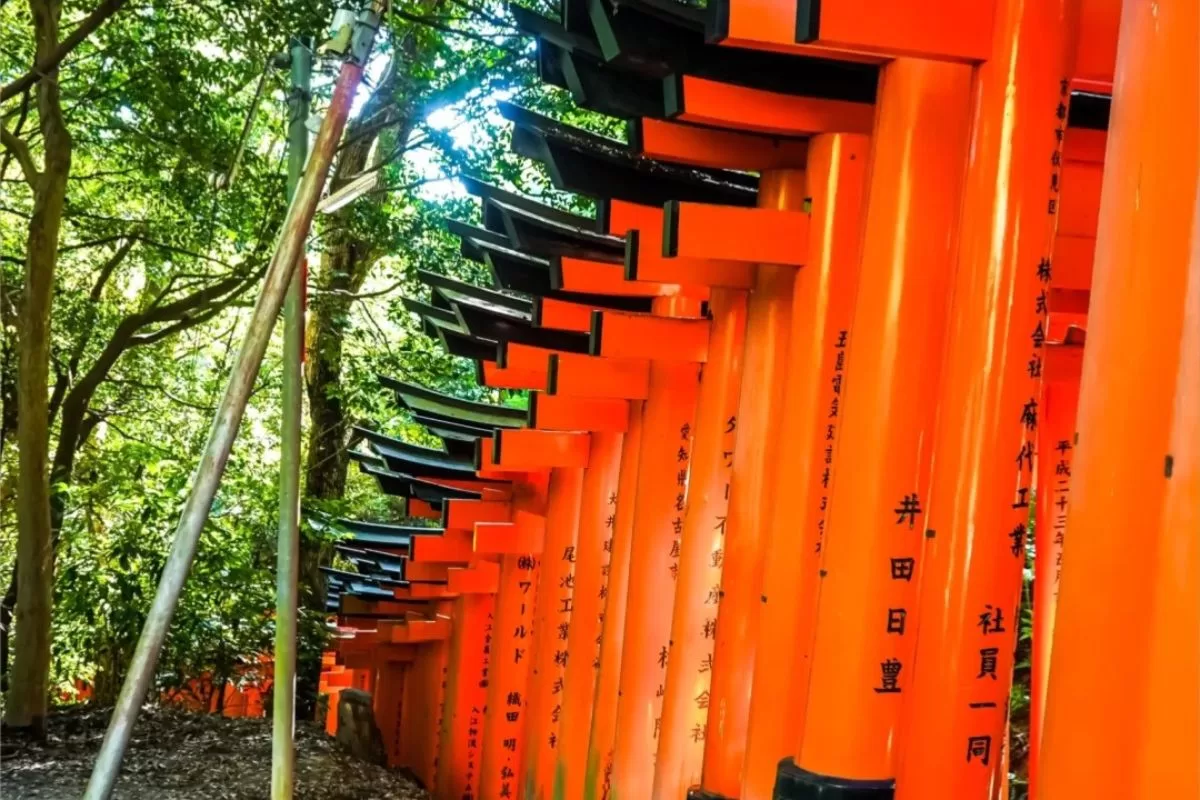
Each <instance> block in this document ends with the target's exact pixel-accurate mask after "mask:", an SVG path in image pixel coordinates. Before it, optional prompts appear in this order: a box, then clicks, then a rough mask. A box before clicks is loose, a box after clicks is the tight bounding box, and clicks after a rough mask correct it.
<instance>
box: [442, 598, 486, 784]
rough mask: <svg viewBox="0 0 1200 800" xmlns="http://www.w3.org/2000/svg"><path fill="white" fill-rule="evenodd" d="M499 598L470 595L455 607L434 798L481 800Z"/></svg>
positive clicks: (459, 601) (459, 599)
mask: <svg viewBox="0 0 1200 800" xmlns="http://www.w3.org/2000/svg"><path fill="white" fill-rule="evenodd" d="M494 602H495V598H494V597H493V596H491V595H486V594H465V595H462V596H460V597H459V598H458V600H456V601H455V603H454V612H453V632H452V633H451V636H450V648H449V654H448V656H447V668H446V690H445V696H444V700H443V706H442V727H441V735H440V743H439V745H438V758H437V768H436V771H437V775H436V781H435V787H436V788H435V789H434V791H433V792H432V794H433V796H434V797H436V798H437V799H438V800H460V799H461V798H467V797H471V798H477V797H479V794H478V792H479V744H480V740H481V737H480V735H479V734H480V732H481V731H482V726H483V709H484V706H485V695H484V684H485V682H486V678H485V675H486V670H487V668H488V653H487V650H488V647H487V644H486V640H487V637H488V635H489V631H488V627H489V626H490V625H491V624H492V610H493V606H494Z"/></svg>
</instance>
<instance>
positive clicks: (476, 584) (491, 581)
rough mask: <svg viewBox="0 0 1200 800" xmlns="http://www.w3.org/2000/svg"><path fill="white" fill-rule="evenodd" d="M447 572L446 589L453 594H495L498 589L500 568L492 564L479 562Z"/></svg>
mask: <svg viewBox="0 0 1200 800" xmlns="http://www.w3.org/2000/svg"><path fill="white" fill-rule="evenodd" d="M447 572H448V573H449V574H448V575H447V586H446V588H447V590H448V591H450V592H452V593H454V594H495V593H496V592H497V591H498V590H499V588H500V567H499V565H497V564H496V563H494V562H490V561H482V560H481V561H478V562H476V563H475V564H473V565H471V566H470V567H465V568H461V567H451V568H450V569H449V570H447Z"/></svg>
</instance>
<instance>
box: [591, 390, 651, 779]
mask: <svg viewBox="0 0 1200 800" xmlns="http://www.w3.org/2000/svg"><path fill="white" fill-rule="evenodd" d="M644 405H645V403H644V401H642V400H631V401H630V402H629V429H628V430H627V431H626V432H625V442H624V445H623V447H622V448H621V467H620V470H619V472H618V474H617V512H616V519H615V520H614V527H613V534H612V547H611V552H610V553H609V561H608V580H607V582H606V583H605V584H604V586H603V587H602V588H603V592H604V604H603V606H602V608H603V614H604V618H603V620H602V621H601V625H600V630H601V632H600V668H599V671H598V672H597V673H596V694H595V701H594V702H593V703H592V726H591V731H590V732H589V736H588V754H587V771H586V773H585V775H584V785H583V797H584V800H599V798H603V797H606V796H607V793H608V788H609V785H610V779H611V775H612V751H613V742H614V740H615V738H616V730H617V692H618V688H619V685H620V681H621V656H622V652H623V650H624V641H625V609H626V598H627V596H628V590H629V559H630V555H631V550H632V545H633V509H634V505H635V501H636V499H637V487H638V480H639V478H640V475H641V470H640V464H641V456H642V427H643V425H642V418H643V414H644Z"/></svg>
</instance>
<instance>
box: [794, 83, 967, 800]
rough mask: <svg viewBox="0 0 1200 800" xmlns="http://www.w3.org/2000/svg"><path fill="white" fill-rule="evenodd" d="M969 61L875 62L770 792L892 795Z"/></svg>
mask: <svg viewBox="0 0 1200 800" xmlns="http://www.w3.org/2000/svg"><path fill="white" fill-rule="evenodd" d="M970 83H971V69H970V68H969V67H967V66H962V65H949V64H938V63H933V62H922V61H916V60H907V59H899V60H897V61H894V62H891V63H890V64H888V65H887V66H886V67H885V68H884V72H883V76H882V81H881V87H880V97H879V116H878V119H877V120H876V127H875V133H874V135H873V137H872V155H871V164H870V167H869V171H870V172H869V174H870V178H869V185H868V191H867V207H866V213H865V221H864V235H863V251H862V256H861V259H862V265H861V268H860V273H859V290H858V295H857V299H856V301H855V308H854V325H853V327H852V328H851V330H850V333H849V335H848V337H847V341H848V350H847V354H846V363H847V375H846V379H845V382H844V384H843V391H842V394H841V395H840V396H839V397H837V398H835V401H836V402H831V405H830V408H829V422H831V423H833V424H835V425H836V426H837V429H836V435H837V436H838V437H839V438H840V442H839V445H838V456H837V457H838V464H837V467H838V471H837V479H836V480H833V481H831V484H830V492H829V512H828V516H827V518H826V522H825V532H824V538H823V541H822V543H821V545H822V559H823V561H822V567H821V573H820V581H821V586H820V589H819V599H818V607H817V618H816V622H815V626H814V634H813V635H814V645H813V650H812V652H813V664H812V673H811V679H810V688H809V696H808V705H807V708H806V709H805V727H804V730H803V731H802V734H801V736H802V738H801V741H800V742H799V747H798V753H797V757H796V758H795V759H794V761H793V760H788V761H785V762H784V763H782V764H781V765H780V769H779V774H778V777H777V780H776V785H775V797H776V798H777V800H793V799H794V798H808V797H814V796H820V793H821V792H826V791H831V790H832V789H831V787H832V786H835V785H836V786H839V787H849V788H853V789H854V790H855V791H856V792H858V795H856V796H859V797H863V798H868V797H879V798H888V797H891V794H892V783H893V777H894V775H895V772H894V769H895V757H896V755H897V748H898V745H899V737H898V736H897V731H898V727H899V725H898V723H899V717H900V708H901V701H902V699H903V697H904V694H903V693H904V692H905V690H906V689H908V687H909V686H910V681H911V678H912V673H913V672H914V667H913V661H912V650H913V645H914V639H915V637H916V630H915V617H916V613H915V612H916V609H915V606H914V603H913V601H914V600H915V589H916V582H915V580H914V579H913V575H912V573H911V572H910V568H911V567H912V566H913V563H914V561H915V557H916V555H917V554H918V552H919V550H920V547H921V542H922V540H923V538H924V536H925V514H924V511H925V504H926V503H927V502H928V486H929V468H930V463H929V462H930V457H931V452H930V447H929V440H930V437H931V435H932V432H933V423H934V417H935V413H934V412H935V403H936V399H937V386H938V373H939V371H940V367H941V350H942V346H941V345H942V339H943V335H944V321H945V311H946V306H947V305H948V302H947V297H948V294H949V293H948V287H949V279H950V275H951V273H952V267H953V263H954V255H955V240H956V236H955V232H956V229H957V217H958V211H959V205H960V198H961V194H960V192H961V185H962V172H963V164H964V163H965V158H966V143H967V136H968V126H969V112H970V108H969V89H970Z"/></svg>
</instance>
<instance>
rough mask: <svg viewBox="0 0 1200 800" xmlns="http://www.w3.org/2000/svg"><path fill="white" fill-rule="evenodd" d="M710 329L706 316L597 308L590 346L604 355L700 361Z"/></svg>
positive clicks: (705, 352) (597, 353) (705, 356)
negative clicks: (697, 316) (689, 317)
mask: <svg viewBox="0 0 1200 800" xmlns="http://www.w3.org/2000/svg"><path fill="white" fill-rule="evenodd" d="M708 333H709V322H708V320H706V319H680V318H674V317H659V316H652V315H649V314H631V313H626V312H622V311H597V312H595V313H594V314H593V315H592V343H591V348H592V351H593V352H592V354H593V355H597V356H601V357H604V358H628V359H643V358H644V359H655V360H661V361H672V362H693V363H698V362H703V361H704V360H705V358H707V357H708ZM560 369H561V362H560ZM651 372H653V368H651ZM559 377H560V380H561V375H560V376H559Z"/></svg>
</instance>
